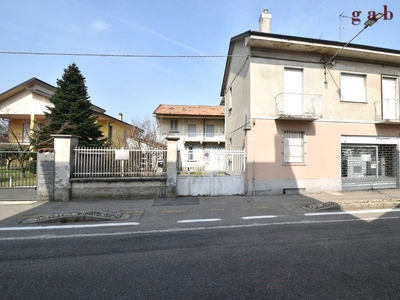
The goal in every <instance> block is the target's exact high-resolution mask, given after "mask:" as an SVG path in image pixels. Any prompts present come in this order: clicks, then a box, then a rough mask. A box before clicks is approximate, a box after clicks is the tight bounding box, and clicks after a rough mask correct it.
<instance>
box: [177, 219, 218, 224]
mask: <svg viewBox="0 0 400 300" xmlns="http://www.w3.org/2000/svg"><path fill="white" fill-rule="evenodd" d="M218 221H221V219H192V220H179V221H178V223H198V222H218Z"/></svg>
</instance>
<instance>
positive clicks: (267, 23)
mask: <svg viewBox="0 0 400 300" xmlns="http://www.w3.org/2000/svg"><path fill="white" fill-rule="evenodd" d="M271 19H272V15H271V14H269V13H268V9H264V10H263V12H262V14H261V16H260V19H259V20H258V23H259V27H260V29H259V31H261V32H265V33H271Z"/></svg>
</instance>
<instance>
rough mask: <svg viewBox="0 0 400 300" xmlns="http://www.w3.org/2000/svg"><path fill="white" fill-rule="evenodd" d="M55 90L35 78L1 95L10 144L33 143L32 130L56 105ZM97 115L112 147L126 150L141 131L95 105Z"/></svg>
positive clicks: (0, 111)
mask: <svg viewBox="0 0 400 300" xmlns="http://www.w3.org/2000/svg"><path fill="white" fill-rule="evenodd" d="M55 89H56V88H55V87H54V86H52V85H50V84H48V83H46V82H44V81H42V80H39V79H37V78H31V79H29V80H27V81H25V82H23V83H21V84H19V85H17V86H15V87H13V88H11V89H9V90H7V91H5V92H3V93H2V94H0V118H2V119H5V120H8V122H7V123H8V126H9V131H12V134H10V133H9V135H8V141H7V142H9V143H13V142H16V141H17V140H18V142H20V143H26V144H28V143H29V136H30V132H31V130H33V129H34V126H35V124H36V122H44V120H45V116H44V113H43V112H44V111H45V110H46V106H53V104H52V103H51V102H50V101H49V98H50V97H51V95H52V94H53V93H54V91H55ZM92 110H93V115H95V116H97V117H98V119H97V122H98V124H99V125H101V127H100V129H101V131H102V132H103V136H104V137H105V138H107V144H106V145H108V146H113V147H117V148H119V147H126V143H127V140H128V138H130V137H131V136H132V135H134V134H135V132H136V131H137V130H140V129H138V128H136V127H134V126H132V125H131V124H128V123H125V122H124V121H123V120H122V114H120V115H119V116H118V118H114V117H111V116H109V115H106V114H105V110H104V109H102V108H100V107H98V106H95V105H93V106H92Z"/></svg>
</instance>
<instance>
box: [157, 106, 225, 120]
mask: <svg viewBox="0 0 400 300" xmlns="http://www.w3.org/2000/svg"><path fill="white" fill-rule="evenodd" d="M154 114H155V115H179V116H218V117H223V116H224V115H225V107H224V106H209V105H170V104H160V105H159V106H158V107H157V108H156V110H155V111H154Z"/></svg>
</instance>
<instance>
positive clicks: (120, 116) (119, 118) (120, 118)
mask: <svg viewBox="0 0 400 300" xmlns="http://www.w3.org/2000/svg"><path fill="white" fill-rule="evenodd" d="M118 120H120V121H122V113H119V114H118Z"/></svg>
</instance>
